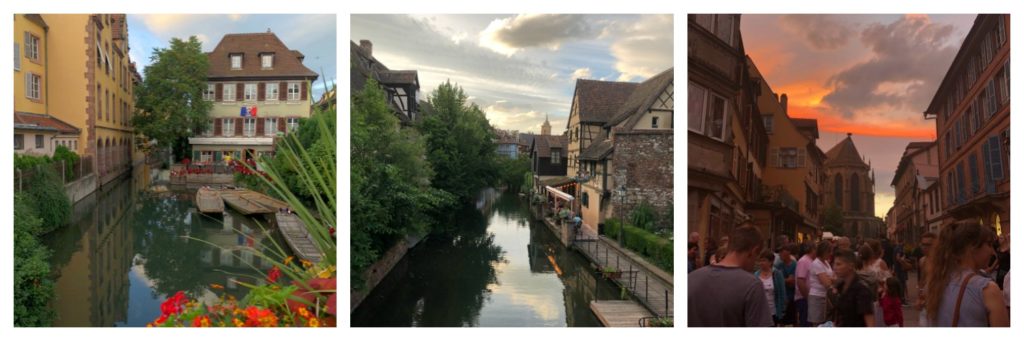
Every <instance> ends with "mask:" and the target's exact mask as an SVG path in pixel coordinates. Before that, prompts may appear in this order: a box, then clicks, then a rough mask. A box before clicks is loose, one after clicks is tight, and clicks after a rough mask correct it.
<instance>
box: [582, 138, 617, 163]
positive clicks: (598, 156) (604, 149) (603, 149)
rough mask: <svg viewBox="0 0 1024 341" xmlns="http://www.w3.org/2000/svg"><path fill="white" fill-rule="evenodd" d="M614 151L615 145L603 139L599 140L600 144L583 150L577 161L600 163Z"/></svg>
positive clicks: (609, 140)
mask: <svg viewBox="0 0 1024 341" xmlns="http://www.w3.org/2000/svg"><path fill="white" fill-rule="evenodd" d="M614 149H615V145H614V144H612V140H611V139H604V140H601V142H597V143H594V144H592V145H590V146H589V147H587V149H585V150H583V152H582V153H580V156H579V159H580V160H587V161H600V160H602V159H604V158H606V157H608V156H609V155H611V153H612V151H613V150H614Z"/></svg>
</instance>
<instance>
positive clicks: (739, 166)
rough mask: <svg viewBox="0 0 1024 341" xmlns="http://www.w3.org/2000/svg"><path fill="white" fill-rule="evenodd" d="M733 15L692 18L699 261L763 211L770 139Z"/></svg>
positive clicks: (693, 191) (691, 172) (692, 228)
mask: <svg viewBox="0 0 1024 341" xmlns="http://www.w3.org/2000/svg"><path fill="white" fill-rule="evenodd" d="M740 18H741V17H740V15H738V14H690V15H688V17H687V35H688V38H689V46H688V54H687V63H688V65H689V73H688V74H687V82H688V84H687V93H688V95H687V97H688V98H687V134H688V141H687V150H688V155H687V158H688V159H687V172H688V174H687V178H688V180H689V181H688V184H687V205H688V207H687V226H688V231H689V232H697V233H699V234H700V237H701V238H700V240H699V242H698V251H699V255H701V256H700V257H701V258H702V259H703V258H704V257H703V256H704V255H706V254H707V252H708V250H714V249H716V248H717V247H718V245H717V244H716V243H717V241H718V240H719V238H720V237H722V236H726V235H728V234H729V232H731V231H732V229H733V227H734V226H737V225H739V224H740V223H743V222H753V219H754V216H753V215H752V214H751V212H752V211H754V210H757V209H760V208H761V207H760V206H759V202H760V201H761V198H762V197H763V195H764V194H763V193H762V191H763V190H764V185H763V181H764V176H765V168H766V165H767V158H768V157H767V150H768V148H767V147H768V135H767V133H766V131H765V129H764V120H763V118H762V116H761V112H760V108H759V106H758V105H757V93H756V91H757V89H759V87H755V86H754V82H752V77H751V75H750V69H749V68H748V67H747V66H746V61H747V59H746V57H745V56H746V52H745V50H744V48H743V40H742V35H741V34H740V30H739V28H740Z"/></svg>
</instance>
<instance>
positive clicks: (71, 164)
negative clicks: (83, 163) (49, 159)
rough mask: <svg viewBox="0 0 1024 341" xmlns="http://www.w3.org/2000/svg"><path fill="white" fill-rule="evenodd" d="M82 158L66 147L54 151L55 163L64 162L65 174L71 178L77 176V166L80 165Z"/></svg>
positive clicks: (59, 147) (58, 147)
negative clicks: (79, 161)
mask: <svg viewBox="0 0 1024 341" xmlns="http://www.w3.org/2000/svg"><path fill="white" fill-rule="evenodd" d="M79 159H80V157H79V156H78V154H75V152H73V151H71V149H68V147H65V146H57V149H56V150H54V151H53V161H54V162H58V161H64V165H65V166H64V174H65V175H67V176H68V177H69V178H70V177H72V176H74V174H75V171H74V169H75V165H76V164H78V160H79Z"/></svg>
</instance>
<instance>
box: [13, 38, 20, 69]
mask: <svg viewBox="0 0 1024 341" xmlns="http://www.w3.org/2000/svg"><path fill="white" fill-rule="evenodd" d="M14 70H21V45H18V43H14Z"/></svg>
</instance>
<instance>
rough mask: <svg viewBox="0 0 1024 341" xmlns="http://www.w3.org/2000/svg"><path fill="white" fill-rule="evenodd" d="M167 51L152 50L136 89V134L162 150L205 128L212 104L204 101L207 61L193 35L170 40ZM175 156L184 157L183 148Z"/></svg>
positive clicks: (165, 49)
mask: <svg viewBox="0 0 1024 341" xmlns="http://www.w3.org/2000/svg"><path fill="white" fill-rule="evenodd" d="M170 45H171V46H170V47H169V48H155V49H153V54H152V55H151V56H150V61H151V62H152V64H150V65H149V66H147V67H146V69H145V71H144V72H145V77H144V78H143V81H142V84H141V85H139V86H137V87H136V88H135V108H136V109H135V110H136V111H135V114H134V116H133V118H132V125H133V126H134V127H135V129H136V131H137V132H139V133H141V134H143V135H145V136H147V137H149V138H152V139H156V141H157V143H158V144H159V145H160V146H163V147H171V146H175V145H181V143H182V141H183V140H184V139H186V138H187V137H189V136H192V134H193V132H199V131H202V130H203V129H206V127H207V125H208V124H209V118H208V114H209V111H210V108H211V107H212V104H211V103H210V102H208V101H205V100H203V92H204V91H205V90H206V72H207V69H208V68H209V62H208V61H207V59H206V54H204V53H203V49H202V43H201V42H200V41H199V39H197V38H196V37H195V36H192V37H189V39H188V40H181V39H179V38H173V39H171V42H170ZM175 152H176V154H178V155H184V153H185V151H184V150H182V149H179V150H176V151H175Z"/></svg>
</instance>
